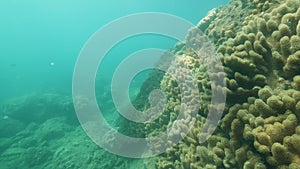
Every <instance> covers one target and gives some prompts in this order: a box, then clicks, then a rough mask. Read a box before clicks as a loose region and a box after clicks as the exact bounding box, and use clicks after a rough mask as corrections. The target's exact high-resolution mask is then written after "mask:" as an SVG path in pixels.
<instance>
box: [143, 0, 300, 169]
mask: <svg viewBox="0 0 300 169" xmlns="http://www.w3.org/2000/svg"><path fill="white" fill-rule="evenodd" d="M210 15H211V19H209V18H208V19H207V18H206V20H205V21H204V22H201V23H200V24H199V25H198V27H199V28H200V29H202V31H203V32H204V34H206V35H207V36H208V37H209V39H210V40H211V41H212V42H213V43H214V44H215V45H216V47H217V54H218V56H219V57H220V58H221V61H222V63H223V65H224V69H225V73H226V75H225V76H226V83H227V88H226V91H227V103H226V109H225V111H224V114H223V117H222V119H221V121H220V123H219V126H218V128H217V130H216V131H215V132H214V134H213V135H212V136H211V137H210V138H209V139H208V140H207V141H206V142H204V143H201V144H200V143H199V141H198V136H199V133H200V132H201V128H202V126H203V123H204V121H205V117H206V115H207V112H208V111H207V109H208V107H209V105H208V103H209V100H210V85H211V83H210V82H209V77H208V74H207V73H206V72H205V69H204V68H203V67H202V66H201V63H199V62H197V60H196V59H195V58H196V57H197V56H195V53H193V52H192V51H190V50H189V49H188V48H186V47H184V45H183V44H179V45H177V46H176V48H175V49H174V51H173V52H174V53H175V54H176V55H181V62H184V64H186V65H188V67H190V69H191V70H192V71H193V72H194V73H195V76H196V77H197V78H196V80H197V84H198V87H199V91H200V94H201V99H202V102H201V103H200V106H199V107H200V110H199V113H198V114H197V116H196V122H195V125H194V128H193V129H192V130H191V131H190V132H189V133H188V134H187V136H186V137H184V139H183V140H182V141H180V142H179V144H177V145H174V146H173V147H172V148H169V149H168V150H167V152H166V153H164V154H162V155H161V156H160V157H158V159H157V165H156V167H157V168H159V169H169V168H174V169H179V168H184V169H196V168H209V169H212V168H218V169H219V168H237V169H240V168H244V169H250V168H255V169H264V168H280V169H281V168H290V169H296V168H300V125H299V124H300V1H299V0H253V1H252V0H233V1H231V2H230V4H229V5H227V6H224V7H221V8H219V9H216V10H214V11H213V12H212V13H210ZM176 64H177V65H178V64H180V63H176ZM176 64H175V65H176ZM161 88H162V89H163V90H164V91H165V92H166V95H167V97H168V103H167V107H166V109H165V111H164V113H163V114H162V117H160V118H159V119H157V120H156V121H154V122H149V123H147V124H146V126H145V128H146V130H147V131H148V132H147V135H148V136H151V135H156V134H157V133H159V132H161V131H163V130H166V129H167V128H168V124H169V125H170V124H171V123H174V124H173V125H178V123H176V116H177V115H178V111H179V105H180V99H181V98H180V97H181V95H180V91H179V89H178V86H177V84H176V82H175V80H174V79H172V78H171V77H170V76H168V75H166V76H164V77H163V79H162V81H161ZM205 105H206V106H205ZM186 109H189V108H188V107H187V108H186ZM164 124H166V125H164ZM162 126H163V127H162ZM177 128H179V129H178V131H179V132H180V130H184V129H182V128H183V126H177Z"/></svg>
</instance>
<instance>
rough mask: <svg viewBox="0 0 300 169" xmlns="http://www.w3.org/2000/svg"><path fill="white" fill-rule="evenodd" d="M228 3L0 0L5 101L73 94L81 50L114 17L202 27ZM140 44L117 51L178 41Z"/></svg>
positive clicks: (223, 1)
mask: <svg viewBox="0 0 300 169" xmlns="http://www.w3.org/2000/svg"><path fill="white" fill-rule="evenodd" d="M226 2H227V1H226V0H213V1H210V2H204V1H196V0H193V1H189V2H185V1H172V2H171V1H158V0H155V1H146V0H145V1H138V0H131V1H127V0H125V1H117V0H113V1H89V2H85V1H80V0H75V1H37V0H30V1H16V0H12V1H6V0H4V1H1V2H0V3H1V5H0V11H1V15H0V20H1V33H0V35H1V41H0V50H1V58H0V59H1V62H0V64H1V66H0V68H1V72H4V73H2V74H1V76H0V78H1V79H0V80H1V86H2V91H1V96H0V97H1V98H0V99H6V98H11V97H15V96H19V95H23V94H27V93H32V92H44V91H57V92H63V93H66V94H70V92H71V85H72V84H71V82H72V73H73V69H74V65H75V62H76V59H77V56H78V54H79V52H80V50H81V48H82V47H83V45H84V44H85V43H86V41H87V40H88V38H89V37H90V36H91V35H92V34H93V33H94V32H96V31H97V30H98V29H100V28H101V27H103V26H104V25H106V24H108V23H109V22H111V21H113V20H115V19H118V18H120V17H124V16H126V15H130V14H134V13H138V12H165V13H169V14H173V15H176V16H179V17H182V18H185V19H187V20H188V21H190V22H192V23H194V24H197V23H198V21H199V20H200V19H201V18H202V17H204V16H205V15H206V13H207V12H208V11H209V10H210V9H212V8H214V7H217V6H219V5H221V4H224V3H226ZM158 39H159V38H158ZM136 42H137V41H135V42H132V43H136ZM138 42H140V41H138ZM138 44H139V45H141V47H139V46H136V47H134V48H132V47H128V48H127V50H129V49H132V50H130V51H126V49H122V50H125V51H121V49H119V50H117V51H116V52H118V54H120V53H125V54H128V53H130V52H132V51H135V50H138V49H139V48H143V47H145V46H147V47H160V48H164V49H168V48H171V47H172V46H173V45H174V41H172V40H170V39H169V40H164V39H162V42H160V41H157V39H151V38H150V39H149V40H147V38H145V40H144V43H138ZM128 45H130V44H128ZM125 54H124V56H123V57H126V55H125ZM116 62H118V61H116ZM108 64H110V63H108ZM112 64H114V63H112ZM106 66H107V67H110V66H109V65H106Z"/></svg>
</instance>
